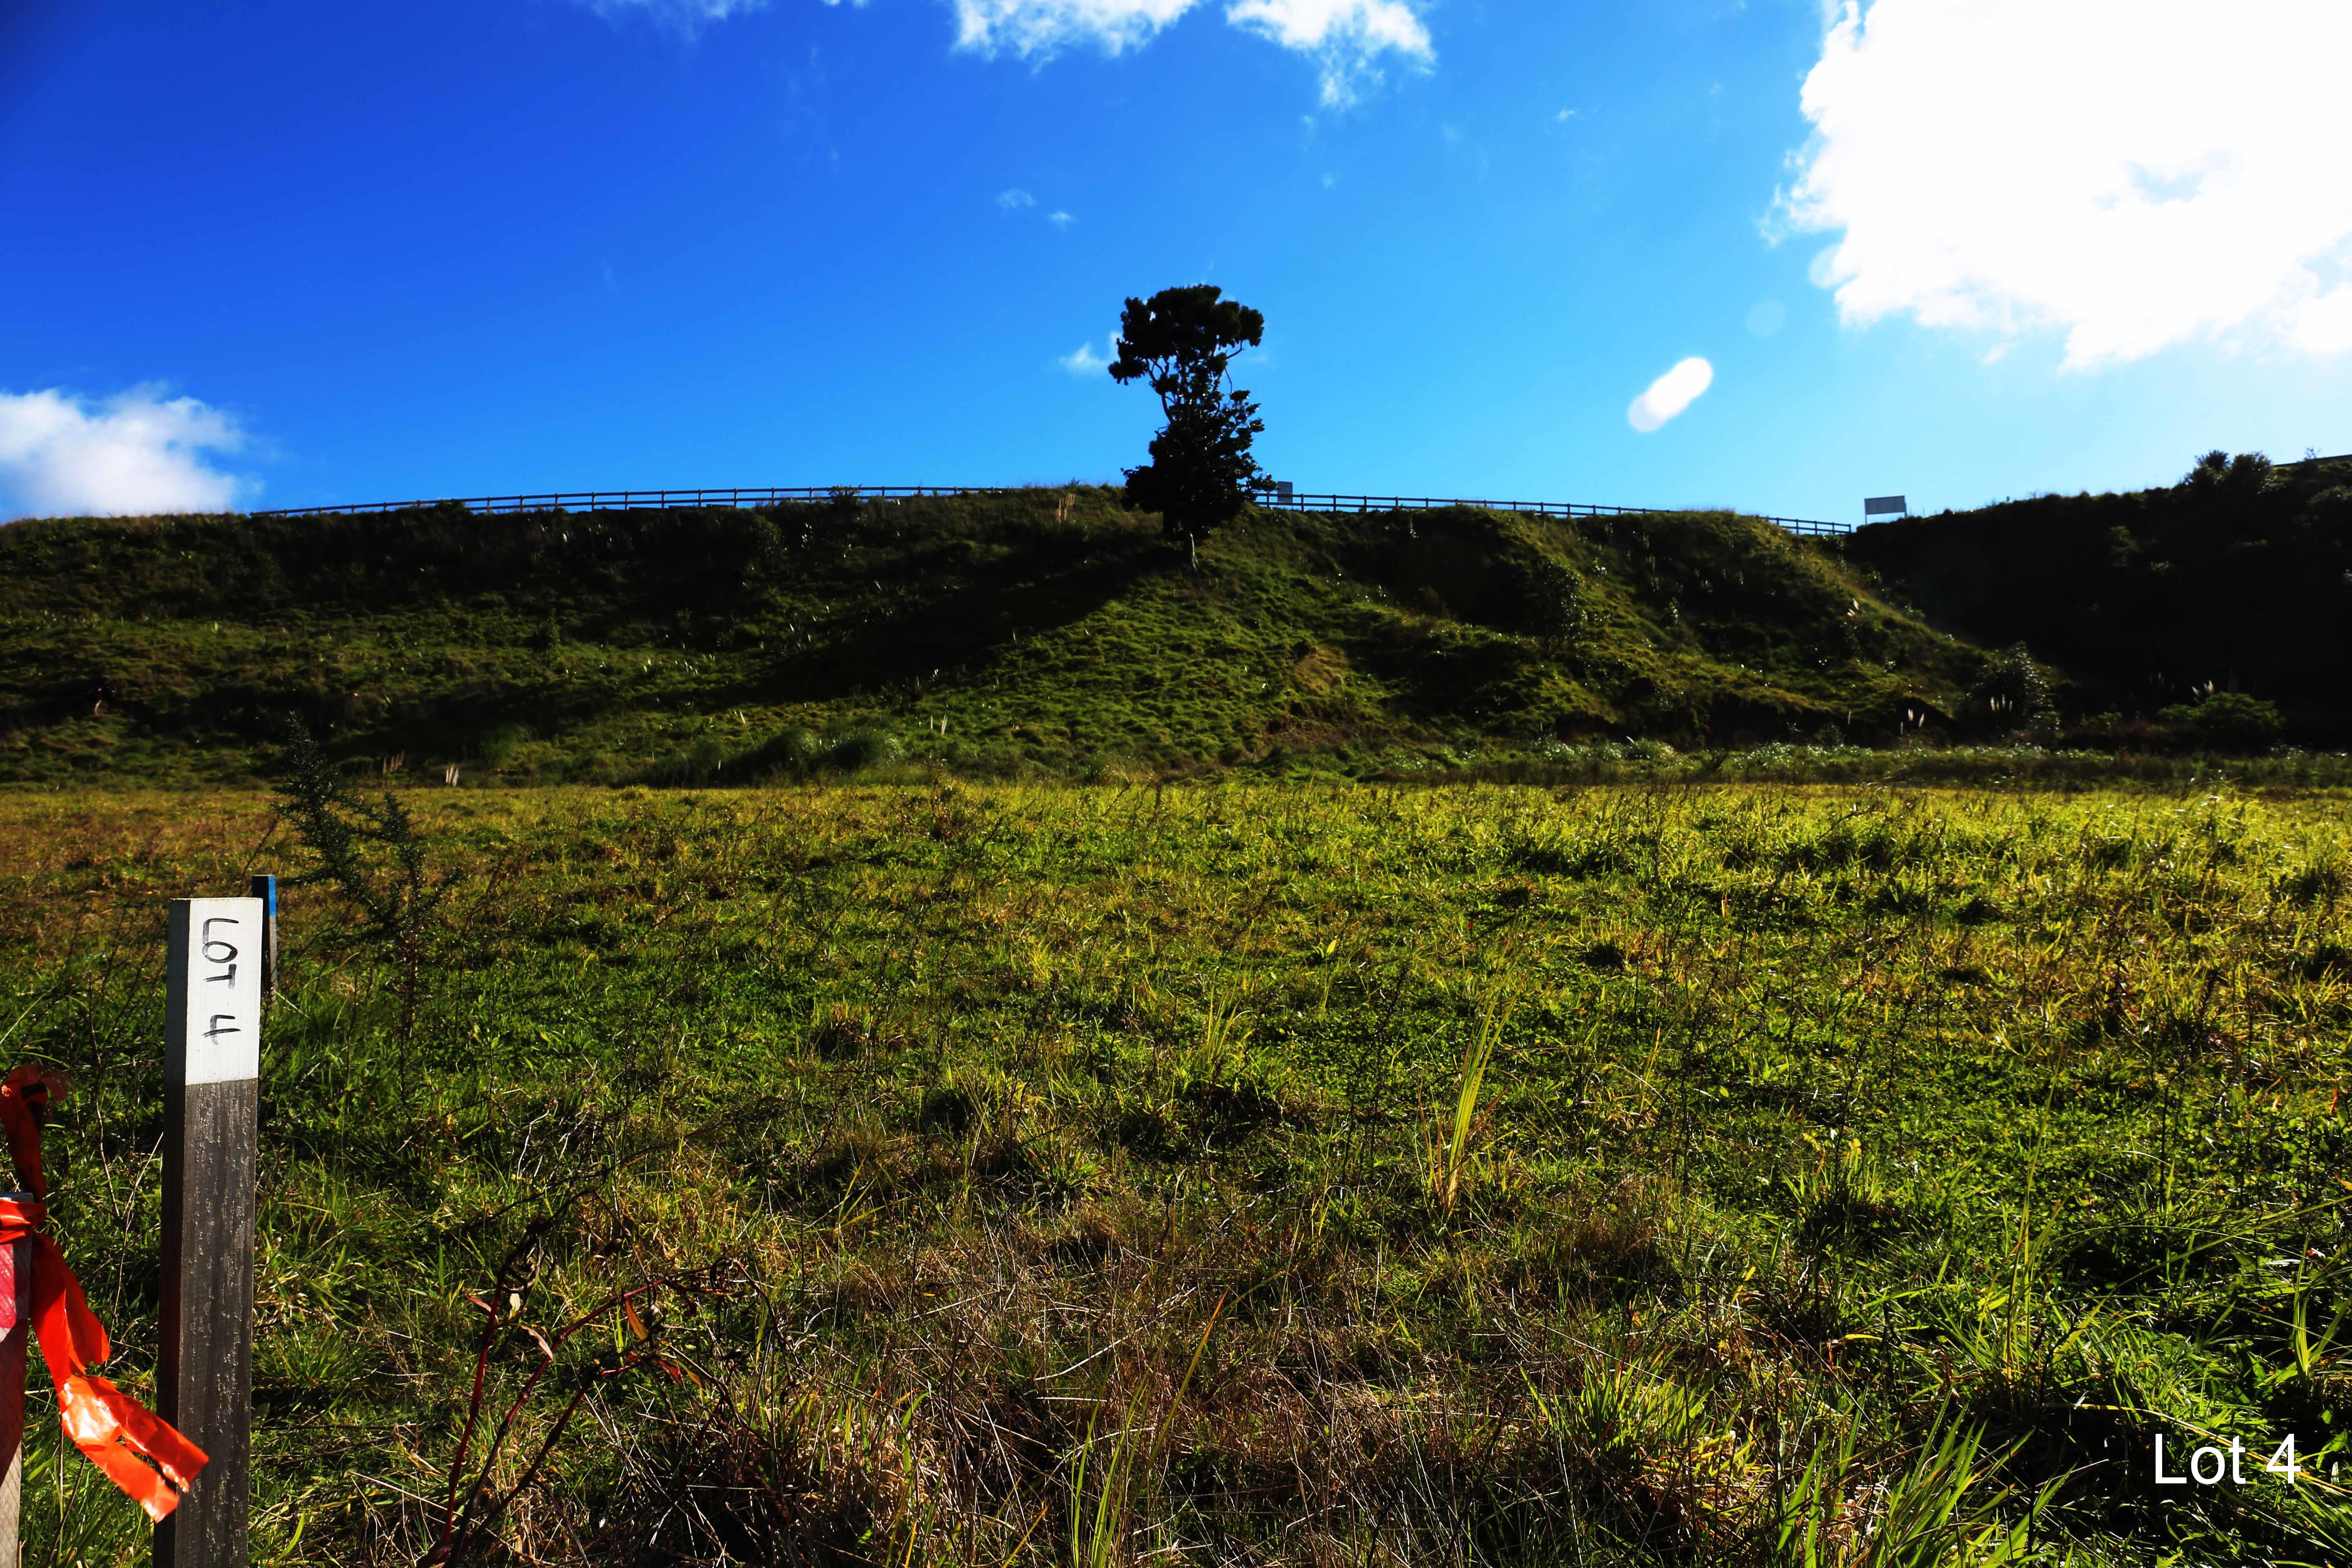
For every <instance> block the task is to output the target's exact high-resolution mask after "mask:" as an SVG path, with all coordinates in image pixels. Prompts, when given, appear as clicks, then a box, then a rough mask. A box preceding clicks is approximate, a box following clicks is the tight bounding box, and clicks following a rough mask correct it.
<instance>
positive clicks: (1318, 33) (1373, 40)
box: [1225, 0, 1436, 108]
mask: <svg viewBox="0 0 2352 1568" xmlns="http://www.w3.org/2000/svg"><path fill="white" fill-rule="evenodd" d="M1225 20H1226V21H1228V22H1231V23H1232V24H1233V25H1234V26H1236V27H1245V28H1247V29H1248V30H1250V31H1251V32H1254V33H1257V34H1260V35H1261V36H1263V37H1268V38H1271V39H1273V40H1274V41H1275V42H1276V43H1277V44H1280V45H1281V46H1282V47H1284V48H1286V49H1297V50H1298V51H1299V52H1300V53H1302V54H1307V55H1311V56H1313V57H1314V58H1315V61H1316V65H1317V67H1318V72H1319V74H1320V75H1321V78H1322V83H1323V101H1324V102H1325V103H1327V104H1330V105H1332V106H1333V107H1335V108H1336V107H1339V106H1340V105H1343V104H1347V103H1351V102H1353V101H1354V100H1356V98H1357V97H1358V96H1359V95H1360V93H1361V91H1362V90H1363V89H1365V88H1367V87H1370V86H1371V85H1373V84H1375V83H1377V82H1378V81H1379V80H1380V79H1381V74H1380V72H1379V70H1378V69H1377V68H1375V67H1376V63H1377V62H1378V61H1379V60H1380V59H1381V58H1382V57H1383V56H1388V55H1395V56H1398V57H1401V58H1403V59H1405V60H1406V61H1408V62H1410V63H1412V64H1414V65H1419V66H1423V67H1426V66H1428V65H1429V64H1430V63H1431V62H1432V61H1433V60H1434V59H1435V58H1436V52H1435V50H1434V49H1433V48H1432V47H1431V46H1430V41H1429V29H1428V28H1427V27H1425V26H1422V22H1421V18H1420V17H1419V16H1415V15H1414V14H1413V12H1412V7H1410V6H1408V5H1404V4H1402V0H1235V4H1234V5H1229V6H1227V7H1226V8H1225Z"/></svg>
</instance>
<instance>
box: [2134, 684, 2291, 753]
mask: <svg viewBox="0 0 2352 1568" xmlns="http://www.w3.org/2000/svg"><path fill="white" fill-rule="evenodd" d="M2158 717H2159V718H2160V719H2162V720H2163V721H2164V725H2165V728H2167V729H2168V730H2170V731H2172V732H2173V733H2174V734H2176V735H2178V736H2179V738H2180V739H2182V740H2183V741H2186V742H2189V743H2190V744H2192V745H2195V746H2198V747H2200V748H2201V749H2202V750H2205V751H2209V752H2261V751H2267V750H2268V749H2269V748H2270V747H2272V746H2273V745H2275V744H2276V743H2277V742H2278V738H2279V732H2280V731H2281V730H2282V729H2283V728H2284V726H2283V725H2282V724H2281V723H2280V721H2279V710H2278V709H2277V708H2276V707H2274V706H2273V705H2272V704H2271V703H2268V702H2265V701H2263V700H2262V699H2261V698H2259V697H2249V696H2247V695H2246V694H2245V693H2244V692H2242V691H2215V692H2210V693H2208V694H2207V696H2206V697H2205V699H2204V700H2202V701H2200V702H2197V703H2195V704H2189V703H2183V704H2181V705H2179V707H2174V708H2168V709H2166V710H2164V711H2163V712H2162V713H2161V714H2159V715H2158Z"/></svg>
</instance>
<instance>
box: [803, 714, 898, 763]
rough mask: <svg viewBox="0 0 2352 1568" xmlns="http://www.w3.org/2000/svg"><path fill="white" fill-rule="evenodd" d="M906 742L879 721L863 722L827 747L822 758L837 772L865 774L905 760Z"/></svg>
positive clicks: (821, 759)
mask: <svg viewBox="0 0 2352 1568" xmlns="http://www.w3.org/2000/svg"><path fill="white" fill-rule="evenodd" d="M906 754H907V747H906V743H905V742H902V741H900V740H899V739H898V736H897V735H895V734H893V733H891V732H890V731H887V730H886V729H884V728H882V727H881V726H880V725H878V724H866V725H861V726H860V727H859V728H857V729H855V730H852V731H849V733H847V734H845V735H844V736H842V737H841V738H840V739H839V740H837V741H835V742H834V743H833V744H832V745H830V746H828V747H826V748H825V751H824V756H823V757H822V758H820V759H819V761H820V763H822V765H823V766H824V767H827V768H830V769H832V770H834V771H835V772H836V773H862V772H864V771H865V770H866V769H867V768H877V767H882V766H886V765H887V764H888V763H895V762H898V761H900V760H902V759H903V758H904V757H905V756H906Z"/></svg>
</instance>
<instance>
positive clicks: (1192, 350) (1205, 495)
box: [1110, 283, 1265, 550]
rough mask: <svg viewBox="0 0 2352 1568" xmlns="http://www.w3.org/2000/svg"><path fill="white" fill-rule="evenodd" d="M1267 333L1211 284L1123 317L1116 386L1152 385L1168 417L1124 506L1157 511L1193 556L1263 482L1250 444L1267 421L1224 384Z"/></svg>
mask: <svg viewBox="0 0 2352 1568" xmlns="http://www.w3.org/2000/svg"><path fill="white" fill-rule="evenodd" d="M1264 335H1265V317H1264V316H1262V315H1260V314H1259V313H1258V312H1257V311H1255V310H1251V309H1250V308H1249V307H1248V306H1246V305H1244V304H1242V303H1240V302H1239V301H1237V300H1227V299H1225V298H1223V290H1221V289H1218V288H1217V286H1216V285H1215V284H1213V283H1196V284H1193V285H1192V286H1191V287H1189V288H1183V289H1161V290H1160V292H1159V293H1157V294H1154V295H1153V296H1152V297H1151V298H1150V299H1149V300H1135V299H1130V300H1128V302H1127V309H1126V310H1123V311H1121V312H1120V313H1119V318H1118V358H1117V359H1115V360H1113V361H1112V362H1111V365H1110V374H1111V379H1112V380H1114V381H1116V382H1118V383H1119V384H1121V385H1125V384H1127V383H1129V382H1130V381H1136V380H1148V381H1149V383H1150V387H1151V390H1152V391H1154V392H1156V393H1158V394H1159V395H1160V410H1161V412H1163V413H1164V414H1166V415H1167V416H1168V423H1167V424H1166V425H1165V426H1161V427H1160V434H1159V435H1157V436H1154V437H1152V438H1151V461H1150V462H1148V463H1146V464H1144V465H1143V466H1142V467H1141V468H1129V469H1128V470H1127V499H1128V500H1129V501H1130V502H1131V503H1133V504H1134V505H1136V506H1139V507H1141V508H1143V509H1145V510H1149V511H1156V512H1158V513H1159V514H1160V517H1161V519H1162V520H1163V521H1164V522H1165V524H1166V526H1167V527H1168V529H1169V530H1170V531H1171V532H1176V533H1181V534H1182V535H1183V536H1184V538H1185V541H1186V542H1187V543H1189V544H1191V545H1192V547H1193V548H1195V549H1196V550H1197V549H1198V548H1199V545H1200V540H1201V536H1202V534H1204V533H1206V532H1208V531H1209V530H1210V529H1212V528H1214V527H1215V526H1216V525H1217V524H1219V523H1221V522H1224V521H1229V520H1230V519H1232V518H1233V517H1234V516H1235V515H1237V514H1238V513H1239V512H1240V511H1241V510H1242V508H1243V507H1244V506H1245V505H1247V504H1248V502H1249V486H1250V481H1251V480H1253V479H1256V478H1258V467H1257V462H1256V459H1255V458H1252V457H1251V456H1250V438H1251V437H1254V436H1255V435H1256V434H1257V433H1258V432H1259V431H1261V430H1264V429H1265V421H1264V420H1263V419H1260V418H1259V417H1258V416H1257V405H1256V404H1255V403H1252V402H1251V401H1250V399H1249V394H1248V393H1246V392H1244V391H1242V390H1240V389H1238V388H1236V387H1234V386H1232V385H1230V384H1228V382H1227V378H1226V368H1227V367H1228V366H1229V365H1230V364H1231V363H1233V357H1234V353H1236V352H1237V351H1239V350H1240V349H1243V348H1245V347H1249V346H1252V345H1254V344H1255V343H1256V342H1258V341H1259V339H1260V338H1261V337H1263V336H1264Z"/></svg>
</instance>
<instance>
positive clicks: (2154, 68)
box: [1771, 0, 2352, 370]
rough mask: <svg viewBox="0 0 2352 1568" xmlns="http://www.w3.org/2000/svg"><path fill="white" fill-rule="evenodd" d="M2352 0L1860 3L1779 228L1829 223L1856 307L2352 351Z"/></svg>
mask: <svg viewBox="0 0 2352 1568" xmlns="http://www.w3.org/2000/svg"><path fill="white" fill-rule="evenodd" d="M2347 58H2352V5H2346V4H2344V0H2264V3H2263V4H2262V5H2244V6H2236V7H2230V8H2227V9H2226V11H2217V10H2216V9H2215V8H2214V7H2213V6H2212V5H2210V3H2207V0H2038V3H2027V0H2006V3H2000V0H1992V3H1988V0H1965V3H1964V0H1874V4H1871V5H1868V6H1867V7H1866V8H1865V7H1864V5H1861V4H1860V3H1859V0H1845V3H1844V4H1843V5H1842V6H1840V7H1839V8H1837V9H1835V10H1834V11H1833V12H1832V15H1831V16H1830V18H1829V25H1828V27H1827V32H1826V36H1825V37H1824V39H1823V41H1822V57H1821V60H1820V63H1819V64H1817V65H1816V66H1815V67H1814V68H1813V69H1812V71H1811V74H1810V75H1809V76H1807V77H1806V79H1805V85H1804V91H1803V96H1802V100H1801V103H1802V107H1803V110H1804V112H1805V115H1806V117H1807V118H1808V119H1809V120H1811V121H1812V125H1813V131H1814V136H1813V140H1812V142H1811V145H1810V146H1809V147H1807V148H1806V149H1805V150H1804V151H1803V152H1802V153H1801V154H1799V155H1798V156H1797V158H1796V159H1795V160H1794V163H1795V168H1796V180H1795V184H1794V185H1793V187H1792V188H1791V189H1790V190H1789V191H1787V192H1785V193H1784V194H1783V195H1782V196H1781V198H1780V202H1779V204H1778V205H1777V206H1776V209H1775V214H1774V219H1773V224H1772V226H1771V227H1772V229H1773V231H1774V232H1786V231H1789V230H1825V231H1836V232H1837V233H1838V234H1839V238H1838V239H1837V241H1836V243H1835V244H1834V245H1833V246H1832V247H1831V248H1830V249H1829V250H1827V251H1826V252H1824V253H1823V255H1822V258H1820V261H1819V264H1818V268H1817V272H1816V278H1815V280H1816V281H1817V282H1819V283H1821V284H1822V286H1823V287H1827V288H1832V289H1835V290H1836V295H1837V304H1838V310H1839V314H1840V315H1841V316H1842V317H1843V319H1844V320H1845V321H1849V322H1855V323H1861V322H1868V321H1877V320H1880V319H1882V318H1884V317H1886V316H1890V315H1898V314H1907V315H1910V316H1911V317H1913V318H1914V319H1916V321H1920V322H1922V323H1923V324H1926V325H1927V326H1931V327H1951V328H1958V329H1964V330H1969V331H1979V332H1984V333H1989V334H1990V335H1991V336H1992V337H1993V338H1994V339H1995V340H1996V342H1995V350H1996V352H1998V350H1999V349H2000V348H2001V347H2005V346H2006V345H2007V344H2008V343H2010V342H2014V341H2016V340H2017V339H2018V338H2019V336H2020V335H2021V334H2023V333H2025V332H2028V331H2036V330H2045V331H2060V332H2063V333H2064V334H2065V344H2066V348H2065V359H2064V364H2065V366H2066V368H2068V369H2071V370H2089V369H2094V368H2096V367H2098V366H2101V365H2107V364H2117V363H2126V362H2129V361H2132V360H2137V359H2140V358H2144V357H2146V356H2147V355H2149V354H2152V353H2158V351H2160V350H2162V349H2164V348H2166V347H2168V346H2169V345H2171V344H2175V343H2180V342H2189V341H2196V340H2221V341H2224V342H2229V341H2238V340H2248V339H2252V340H2259V341H2266V342H2275V343H2280V344H2284V345H2285V346H2286V347H2288V348H2289V349H2291V350H2295V351H2301V352H2305V353H2342V352H2346V351H2352V181H2347V179H2346V178H2345V177H2344V170H2343V153H2344V147H2345V119H2344V108H2343V104H2344V98H2345V89H2344V83H2343V62H2344V60H2345V59H2347Z"/></svg>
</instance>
